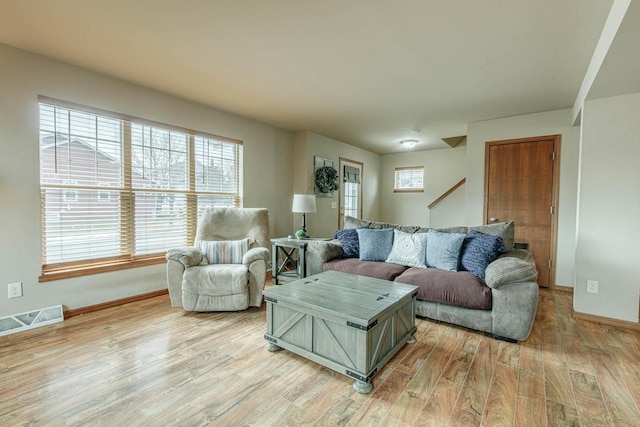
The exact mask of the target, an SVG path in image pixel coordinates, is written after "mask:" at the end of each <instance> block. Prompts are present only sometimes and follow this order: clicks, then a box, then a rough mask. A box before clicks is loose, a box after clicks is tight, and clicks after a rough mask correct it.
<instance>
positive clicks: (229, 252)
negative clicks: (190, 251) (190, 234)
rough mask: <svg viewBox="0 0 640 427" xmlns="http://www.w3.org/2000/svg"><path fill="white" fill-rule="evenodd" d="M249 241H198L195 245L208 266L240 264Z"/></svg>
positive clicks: (247, 239)
mask: <svg viewBox="0 0 640 427" xmlns="http://www.w3.org/2000/svg"><path fill="white" fill-rule="evenodd" d="M250 240H251V239H250V238H246V239H241V240H200V241H198V242H197V244H198V248H199V249H200V251H201V252H202V254H203V255H204V257H205V258H206V259H207V263H208V264H242V257H244V254H245V253H247V251H248V250H249V243H250Z"/></svg>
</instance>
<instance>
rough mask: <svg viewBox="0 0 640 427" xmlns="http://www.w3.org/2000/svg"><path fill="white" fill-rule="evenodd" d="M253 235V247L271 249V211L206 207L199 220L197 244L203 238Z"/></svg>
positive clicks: (230, 237) (215, 238) (236, 238)
mask: <svg viewBox="0 0 640 427" xmlns="http://www.w3.org/2000/svg"><path fill="white" fill-rule="evenodd" d="M245 237H253V239H255V242H252V243H251V246H250V247H251V248H254V247H259V246H261V247H263V248H267V249H269V248H270V246H271V241H270V240H269V211H268V210H267V209H264V208H216V207H208V208H205V210H204V212H203V214H202V216H201V217H200V219H199V220H198V228H197V230H196V238H195V243H194V244H195V245H197V242H199V241H201V240H239V239H244V238H245Z"/></svg>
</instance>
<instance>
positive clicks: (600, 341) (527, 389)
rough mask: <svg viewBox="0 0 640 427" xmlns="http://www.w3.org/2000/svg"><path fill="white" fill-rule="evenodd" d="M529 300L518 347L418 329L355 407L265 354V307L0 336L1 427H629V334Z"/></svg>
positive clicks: (345, 395) (637, 391) (637, 376)
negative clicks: (526, 327)
mask: <svg viewBox="0 0 640 427" xmlns="http://www.w3.org/2000/svg"><path fill="white" fill-rule="evenodd" d="M571 298H572V297H571V295H570V294H568V293H564V292H557V291H556V292H554V291H550V290H544V289H543V290H541V293H540V303H539V306H538V315H537V318H536V322H535V326H534V329H533V332H532V335H531V337H530V338H529V339H528V340H526V341H525V342H522V343H520V344H509V343H505V342H501V341H496V340H494V339H493V338H491V337H488V336H486V335H483V334H481V333H477V332H474V331H469V330H466V329H462V328H458V327H454V326H450V325H447V324H443V323H434V322H431V321H429V320H425V319H417V327H418V331H417V333H416V338H417V343H415V344H413V345H406V346H405V347H404V348H403V349H402V350H401V351H400V352H399V353H398V354H397V355H396V356H395V357H394V358H393V359H392V360H391V361H390V362H389V363H388V365H387V366H386V367H385V368H384V369H382V371H381V372H380V373H379V374H378V375H377V376H376V377H375V378H374V381H373V382H374V387H375V388H374V391H373V392H372V393H370V394H368V395H361V394H358V393H357V392H355V391H354V390H353V388H352V383H353V381H352V380H351V379H349V378H347V377H346V376H343V375H341V374H336V373H335V372H333V371H331V370H329V369H327V368H324V367H322V366H320V365H317V364H315V363H313V362H310V361H308V360H305V359H303V358H302V357H299V356H296V355H294V354H292V353H289V352H288V351H280V352H276V353H270V352H268V351H267V350H266V349H265V341H264V339H263V334H264V332H265V309H264V306H263V307H262V308H261V309H250V310H247V311H244V312H239V313H203V314H193V313H185V312H184V311H183V310H181V309H172V308H171V307H170V304H169V299H168V296H160V297H155V298H152V299H149V300H145V301H138V302H134V303H130V304H126V305H123V306H120V307H114V308H109V309H106V310H102V311H99V312H94V313H90V314H85V315H82V316H77V317H74V318H71V319H69V320H66V321H65V322H63V323H59V324H55V325H50V326H46V327H43V328H39V329H34V330H31V331H26V332H23V333H18V334H14V335H9V336H5V337H0V378H1V382H0V425H2V426H20V425H42V426H45V425H46V426H63V425H80V426H83V425H96V426H103V425H104V426H141V425H144V426H203V425H216V426H227V425H228V426H237V425H265V426H268V425H277V426H285V425H291V426H298V425H318V426H345V425H346V426H360V425H371V426H374V425H378V426H446V425H451V426H467V425H468V426H480V425H484V426H510V425H514V426H564V425H567V426H592V425H598V426H640V334H639V333H638V332H635V331H631V330H626V329H619V328H616V327H612V326H605V325H600V324H596V323H590V322H585V321H576V320H574V319H573V318H572V317H571V305H572V302H571Z"/></svg>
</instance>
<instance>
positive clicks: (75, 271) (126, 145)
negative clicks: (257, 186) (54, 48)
mask: <svg viewBox="0 0 640 427" xmlns="http://www.w3.org/2000/svg"><path fill="white" fill-rule="evenodd" d="M42 104H44V105H47V106H52V107H56V108H61V109H65V110H71V111H76V112H81V113H85V114H90V115H95V116H97V117H98V118H100V117H103V118H108V119H115V120H119V121H121V124H122V126H121V140H120V141H119V144H120V150H121V156H122V164H121V175H122V176H121V180H122V184H121V186H117V187H96V186H95V185H93V186H92V185H78V184H77V183H76V182H73V183H71V184H69V183H68V182H64V183H62V184H59V185H57V184H52V183H47V182H43V175H42V169H40V170H39V177H40V194H41V196H40V197H41V231H40V234H41V241H42V246H41V267H42V274H41V275H40V277H39V281H40V282H47V281H52V280H60V279H66V278H71V277H80V276H85V275H90V274H97V273H103V272H107V271H115V270H122V269H127V268H135V267H141V266H147V265H154V264H161V263H164V262H166V260H165V251H166V250H163V251H159V252H154V253H146V254H136V253H135V249H134V248H135V242H136V233H135V227H136V226H135V224H136V214H135V212H134V209H133V208H132V207H131V200H133V198H134V197H135V194H136V193H141V192H145V191H146V190H147V189H141V188H137V187H135V185H134V184H133V183H132V179H131V176H132V170H133V168H134V166H133V165H132V156H133V151H132V127H133V126H132V124H134V125H143V126H150V127H153V128H157V129H162V130H168V131H170V132H179V133H184V134H186V135H187V159H186V161H187V163H188V164H187V166H186V175H185V178H186V181H187V182H186V186H185V189H184V190H175V189H170V190H167V192H168V193H173V194H176V195H184V197H185V199H186V208H185V211H186V212H185V214H184V216H185V219H184V220H185V222H186V232H185V234H184V240H185V241H184V245H191V244H192V243H193V240H194V238H195V233H196V228H197V217H198V211H199V210H200V209H201V207H202V206H199V200H207V199H208V200H211V199H215V198H217V197H222V200H224V199H229V198H230V199H231V200H233V206H235V207H242V206H243V198H244V189H243V169H244V165H243V159H244V155H243V141H241V140H237V139H232V138H227V137H222V136H219V135H214V134H211V133H206V132H200V131H194V130H191V129H187V128H183V127H179V126H174V125H169V124H166V123H160V122H155V121H151V120H146V119H141V118H138V117H134V116H129V115H125V114H120V113H115V112H112V111H107V110H102V109H99V108H95V107H89V106H85V105H81V104H76V103H73V102H68V101H63V100H59V99H55V98H50V97H47V96H42V95H40V96H38V111H39V114H40V111H41V105H42ZM54 111H55V110H54ZM54 114H55V113H54ZM42 127H43V124H42V117H40V116H39V119H38V128H39V138H38V155H39V158H40V161H41V162H42V155H43V154H42V143H41V139H40V138H41V137H42V132H43V131H42ZM69 135H70V134H69ZM196 138H204V139H205V140H207V141H208V143H210V142H211V141H213V142H215V143H221V145H222V147H227V144H229V146H228V147H227V148H226V149H228V150H229V149H231V148H232V152H233V157H232V162H233V165H232V169H233V172H234V175H232V179H233V181H234V185H233V191H203V190H199V191H196V179H195V173H196V161H195V158H196V150H195V143H194V141H195V139H196ZM97 167H98V166H96V168H97ZM47 189H52V190H62V191H64V192H67V191H75V192H76V194H77V192H78V191H82V190H86V189H91V190H102V191H103V192H107V191H116V192H119V193H120V197H118V198H117V199H118V200H119V202H118V203H119V204H118V209H119V210H120V215H121V216H124V217H125V219H124V220H123V222H121V223H120V225H119V227H118V229H119V234H120V242H121V244H120V246H121V248H120V254H118V255H114V256H105V257H101V258H94V259H84V260H73V261H63V262H56V263H49V264H48V263H47V262H46V250H47V248H46V232H47V231H46V227H47V222H48V221H53V220H55V218H52V217H51V216H47V215H52V214H51V213H48V212H47V209H46V200H45V193H46V191H47ZM158 191H159V190H158V189H157V188H154V189H151V192H154V193H158ZM65 194H66V193H65ZM98 194H100V191H99V192H98ZM95 202H96V203H107V201H106V200H99V197H98V198H97V200H95ZM109 203H111V201H109ZM229 206H231V205H229ZM123 239H124V240H126V241H123ZM166 249H169V248H166Z"/></svg>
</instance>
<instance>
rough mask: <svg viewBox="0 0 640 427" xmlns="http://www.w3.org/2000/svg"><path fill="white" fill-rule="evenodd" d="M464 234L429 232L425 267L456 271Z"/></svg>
mask: <svg viewBox="0 0 640 427" xmlns="http://www.w3.org/2000/svg"><path fill="white" fill-rule="evenodd" d="M464 237H465V235H464V234H461V233H443V232H440V231H437V230H433V229H431V230H429V234H428V237H427V266H429V267H434V268H438V269H440V270H447V271H458V263H459V261H460V248H461V247H462V242H463V241H464Z"/></svg>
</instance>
